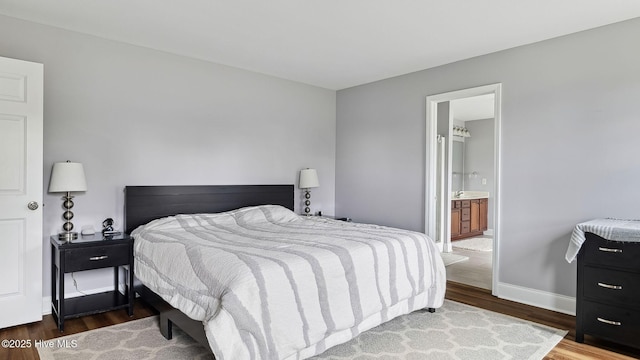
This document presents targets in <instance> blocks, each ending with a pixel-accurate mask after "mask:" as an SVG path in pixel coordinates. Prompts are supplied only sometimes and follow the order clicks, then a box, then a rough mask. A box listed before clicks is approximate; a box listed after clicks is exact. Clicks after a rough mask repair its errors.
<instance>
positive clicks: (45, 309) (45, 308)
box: [42, 284, 124, 315]
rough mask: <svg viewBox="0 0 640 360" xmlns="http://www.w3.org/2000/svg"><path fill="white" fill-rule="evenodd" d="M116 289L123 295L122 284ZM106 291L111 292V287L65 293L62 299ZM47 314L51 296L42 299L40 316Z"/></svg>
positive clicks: (49, 309) (49, 308) (49, 310)
mask: <svg viewBox="0 0 640 360" xmlns="http://www.w3.org/2000/svg"><path fill="white" fill-rule="evenodd" d="M118 287H119V290H120V292H121V293H123V294H124V284H120V285H119V286H118ZM107 291H113V286H105V287H102V288H98V289H91V290H85V291H83V293H84V294H83V293H80V292H77V291H76V292H72V293H66V294H65V295H64V297H65V299H69V298H74V297H78V296H84V295H91V294H98V293H101V292H107ZM49 314H51V296H45V297H43V298H42V315H49Z"/></svg>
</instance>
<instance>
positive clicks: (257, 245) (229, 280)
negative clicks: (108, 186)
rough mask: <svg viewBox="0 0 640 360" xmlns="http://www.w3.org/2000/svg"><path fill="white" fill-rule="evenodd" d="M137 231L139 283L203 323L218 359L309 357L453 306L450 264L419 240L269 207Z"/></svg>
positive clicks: (182, 218)
mask: <svg viewBox="0 0 640 360" xmlns="http://www.w3.org/2000/svg"><path fill="white" fill-rule="evenodd" d="M132 235H133V237H134V238H135V247H134V249H135V250H134V253H135V274H136V276H137V277H138V279H140V280H141V281H142V283H144V284H145V285H146V286H147V287H149V288H150V289H151V290H153V291H154V292H156V293H157V294H159V295H160V296H161V297H162V298H163V299H164V300H165V301H167V302H168V303H170V304H171V305H173V306H174V307H175V308H178V309H180V310H181V311H182V312H184V313H185V314H187V315H188V316H189V317H191V318H193V319H195V320H201V321H202V322H203V324H204V328H205V331H206V334H207V338H208V340H209V343H210V345H211V348H212V349H213V352H214V354H215V356H216V359H218V360H237V359H303V358H307V357H311V356H313V355H316V354H319V353H322V352H323V351H325V350H326V349H327V348H329V347H331V346H333V345H336V344H340V343H343V342H346V341H348V340H350V339H351V338H353V337H355V336H356V335H358V334H359V333H361V332H363V331H365V330H368V329H370V328H372V327H375V326H377V325H379V324H381V323H383V322H385V321H388V320H391V319H392V318H394V317H396V316H399V315H402V314H406V313H409V312H412V311H414V310H417V309H421V308H425V307H433V308H438V307H440V306H441V305H442V303H443V300H444V293H445V286H446V275H445V268H444V264H443V262H442V259H441V257H440V254H439V252H438V250H437V248H436V247H435V244H434V243H433V241H432V240H431V239H429V238H428V237H426V236H425V235H424V234H421V233H416V232H411V231H404V230H399V229H393V228H389V227H383V226H376V225H366V224H356V223H347V222H342V221H336V220H331V219H326V218H319V217H310V218H307V217H303V216H298V215H296V214H294V213H293V212H291V211H290V210H288V209H286V208H283V207H280V206H272V205H268V206H260V207H250V208H243V209H239V210H234V211H231V212H226V213H220V214H199V215H178V216H175V217H169V218H163V219H159V220H154V221H152V222H150V223H149V224H147V225H144V226H141V227H139V228H138V229H136V230H135V231H134V232H133V234H132Z"/></svg>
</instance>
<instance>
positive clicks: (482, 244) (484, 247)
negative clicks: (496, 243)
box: [451, 237, 493, 251]
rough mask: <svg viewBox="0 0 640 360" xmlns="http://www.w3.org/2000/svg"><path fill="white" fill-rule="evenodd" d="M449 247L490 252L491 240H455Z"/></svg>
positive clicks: (484, 238)
mask: <svg viewBox="0 0 640 360" xmlns="http://www.w3.org/2000/svg"><path fill="white" fill-rule="evenodd" d="M451 246H453V247H454V248H458V249H467V250H476V251H492V250H493V238H487V237H475V238H471V239H464V240H456V241H452V242H451Z"/></svg>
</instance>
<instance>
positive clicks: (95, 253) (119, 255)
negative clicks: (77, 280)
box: [64, 244, 131, 272]
mask: <svg viewBox="0 0 640 360" xmlns="http://www.w3.org/2000/svg"><path fill="white" fill-rule="evenodd" d="M129 251H131V246H130V245H128V244H122V245H109V246H93V247H88V248H78V249H69V250H67V251H66V252H65V255H64V256H65V262H66V265H65V269H64V272H74V271H81V270H93V269H100V268H105V267H113V266H118V265H126V264H129Z"/></svg>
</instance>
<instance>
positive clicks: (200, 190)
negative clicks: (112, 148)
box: [124, 185, 294, 234]
mask: <svg viewBox="0 0 640 360" xmlns="http://www.w3.org/2000/svg"><path fill="white" fill-rule="evenodd" d="M124 193H125V195H124V228H125V232H126V233H127V234H130V233H131V231H133V230H134V229H135V228H137V227H138V226H140V225H144V224H146V223H148V222H149V221H151V220H154V219H159V218H162V217H166V216H172V215H176V214H197V213H218V212H223V211H229V210H234V209H238V208H241V207H245V206H256V205H282V206H284V207H286V208H288V209H290V210H292V211H293V195H294V194H293V185H202V186H199V185H176V186H126V187H125V189H124Z"/></svg>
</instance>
